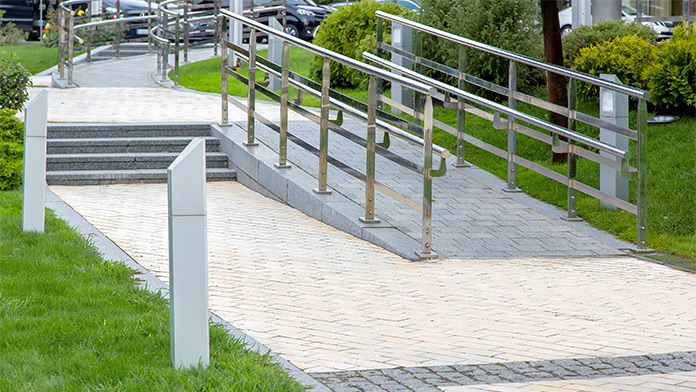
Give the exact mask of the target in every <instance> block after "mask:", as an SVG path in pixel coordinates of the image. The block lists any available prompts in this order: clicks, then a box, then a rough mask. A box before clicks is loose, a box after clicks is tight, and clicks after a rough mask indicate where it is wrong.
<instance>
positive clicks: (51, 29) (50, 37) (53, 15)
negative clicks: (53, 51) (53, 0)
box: [41, 8, 58, 48]
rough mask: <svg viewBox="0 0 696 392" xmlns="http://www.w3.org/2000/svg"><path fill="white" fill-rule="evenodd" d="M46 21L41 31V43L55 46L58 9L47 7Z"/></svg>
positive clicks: (50, 46) (56, 41)
mask: <svg viewBox="0 0 696 392" xmlns="http://www.w3.org/2000/svg"><path fill="white" fill-rule="evenodd" d="M46 21H47V22H46V26H45V27H44V29H43V30H42V31H41V43H42V44H44V46H48V47H49V48H55V47H56V46H58V11H56V10H55V9H53V8H49V10H48V12H47V13H46Z"/></svg>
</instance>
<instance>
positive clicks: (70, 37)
mask: <svg viewBox="0 0 696 392" xmlns="http://www.w3.org/2000/svg"><path fill="white" fill-rule="evenodd" d="M84 3H85V1H84V0H68V1H64V2H62V3H60V6H59V8H58V72H59V75H60V78H61V79H64V78H65V65H66V64H67V66H68V86H72V85H73V59H74V51H75V47H74V43H75V41H77V42H78V43H80V44H83V43H86V51H87V61H91V51H92V34H93V31H92V30H93V29H94V28H98V27H101V26H112V25H113V26H115V39H114V49H115V51H116V57H119V47H120V41H121V39H122V38H121V33H122V31H123V29H124V28H123V26H124V25H125V23H135V22H147V26H148V29H150V28H151V26H152V21H153V20H154V19H155V18H156V16H155V15H145V16H125V15H123V16H122V14H121V10H120V3H119V2H116V17H115V18H107V19H102V15H100V16H98V18H99V19H102V20H96V21H92V18H93V15H92V12H91V10H87V12H85V15H84V16H82V17H76V15H75V11H74V10H73V9H72V5H74V4H84ZM151 4H152V0H148V7H151ZM76 21H85V22H86V23H82V24H76V23H75V22H76ZM78 30H86V35H87V36H86V38H84V39H83V38H82V37H80V36H78V35H77V32H78ZM150 45H151V44H150V42H149V41H148V49H149V48H150Z"/></svg>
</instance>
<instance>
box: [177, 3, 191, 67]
mask: <svg viewBox="0 0 696 392" xmlns="http://www.w3.org/2000/svg"><path fill="white" fill-rule="evenodd" d="M177 26H178V25H177ZM177 35H179V34H178V33H177ZM188 48H189V23H188V1H185V2H184V62H188ZM178 74H179V72H177V75H178Z"/></svg>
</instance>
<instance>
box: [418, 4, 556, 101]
mask: <svg viewBox="0 0 696 392" xmlns="http://www.w3.org/2000/svg"><path fill="white" fill-rule="evenodd" d="M420 4H421V7H422V10H421V13H420V21H421V23H423V24H427V25H429V26H432V27H435V28H437V29H440V30H445V31H448V32H450V33H453V34H456V35H459V36H462V37H464V38H468V39H472V40H474V41H478V42H482V43H485V44H488V45H492V46H495V47H498V48H502V49H506V50H509V51H512V52H515V53H520V54H524V55H526V56H530V57H533V58H536V59H541V58H542V56H543V40H542V36H541V24H540V23H539V20H538V16H537V7H536V5H535V2H534V1H529V0H498V1H489V0H422V1H421V2H420ZM424 38H425V39H424V43H423V53H424V55H425V57H428V58H430V59H431V60H434V61H437V62H439V63H442V64H445V65H448V66H450V67H453V68H457V65H458V59H459V46H458V45H456V44H453V43H449V42H446V41H445V40H443V39H439V38H434V37H431V36H428V35H424ZM466 56H467V57H466V61H467V68H466V69H467V73H470V74H472V75H474V76H478V77H480V78H483V79H486V80H488V81H491V82H494V83H497V84H500V85H507V79H508V69H509V61H508V60H506V59H503V58H501V57H498V56H494V55H490V54H487V53H484V52H481V51H478V50H474V49H468V50H467V53H466ZM542 76H543V75H542V74H541V73H540V72H537V71H532V70H530V69H529V68H528V67H518V76H517V85H518V87H519V88H520V89H525V88H526V87H527V86H532V85H535V84H538V83H539V81H540V80H541V79H540V78H541V77H542Z"/></svg>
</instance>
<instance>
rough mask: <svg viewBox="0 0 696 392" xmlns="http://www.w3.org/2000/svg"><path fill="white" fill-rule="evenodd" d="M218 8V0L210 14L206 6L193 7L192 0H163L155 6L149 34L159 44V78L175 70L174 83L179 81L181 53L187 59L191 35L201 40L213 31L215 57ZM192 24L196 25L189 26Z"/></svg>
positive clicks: (217, 39)
mask: <svg viewBox="0 0 696 392" xmlns="http://www.w3.org/2000/svg"><path fill="white" fill-rule="evenodd" d="M219 9H220V1H219V0H215V1H214V2H213V10H212V14H211V13H210V10H209V9H208V8H207V7H205V6H200V5H199V6H194V5H192V3H191V0H166V1H163V2H161V3H160V4H159V5H158V7H157V20H158V24H157V26H155V27H153V28H152V29H151V30H150V31H149V37H150V38H151V39H152V40H153V42H154V43H155V44H156V45H157V46H158V47H159V50H158V51H157V72H158V73H160V74H161V77H162V81H165V80H167V78H168V75H167V74H168V71H169V70H170V69H171V70H174V78H173V81H174V84H175V85H178V84H179V65H180V63H181V61H180V53H182V52H183V56H184V59H183V61H184V62H187V61H188V55H189V48H190V47H191V46H193V45H192V43H191V38H194V37H195V38H199V39H200V41H199V42H200V43H207V42H209V40H205V39H201V38H204V36H205V35H206V34H208V33H212V39H213V54H214V55H215V56H217V50H218V49H217V48H218V42H219V28H218V26H217V16H216V15H217V13H218V11H219ZM192 25H194V26H195V25H198V26H199V27H198V28H196V29H193V30H192V29H191V26H192ZM172 43H173V44H174V49H173V50H174V64H173V65H171V64H169V55H170V51H171V44H172Z"/></svg>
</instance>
